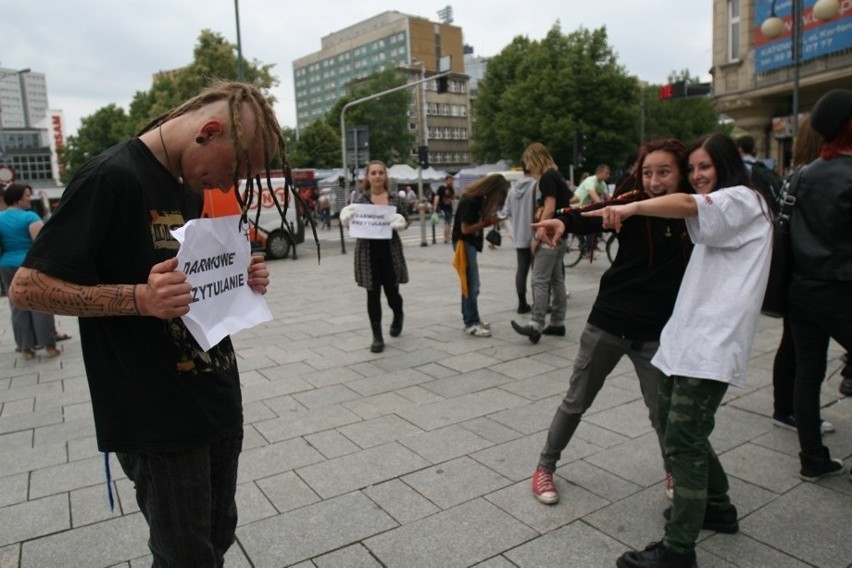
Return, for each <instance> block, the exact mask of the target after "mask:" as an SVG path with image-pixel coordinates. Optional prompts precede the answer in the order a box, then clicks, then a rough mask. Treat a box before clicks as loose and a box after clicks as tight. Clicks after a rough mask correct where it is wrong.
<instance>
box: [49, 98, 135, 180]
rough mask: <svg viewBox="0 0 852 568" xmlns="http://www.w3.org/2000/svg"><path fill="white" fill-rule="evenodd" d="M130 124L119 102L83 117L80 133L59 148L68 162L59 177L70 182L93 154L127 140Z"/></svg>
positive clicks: (60, 158) (64, 160) (64, 162)
mask: <svg viewBox="0 0 852 568" xmlns="http://www.w3.org/2000/svg"><path fill="white" fill-rule="evenodd" d="M128 126H129V123H128V120H127V114H126V113H125V112H124V109H123V108H121V107H120V106H118V105H116V104H109V105H107V106H105V107H102V108H100V109H98V110H97V111H95V113H94V114H91V115H89V116H87V117H85V118H83V119H82V120H81V122H80V129H79V130H78V131H77V135H76V136H69V137H68V139H67V140H66V141H65V146H64V147H63V148H60V149H59V160H60V161H61V162H62V163H63V164H64V165H65V172H64V173H63V175H62V179H61V180H60V181H62V182H63V183H67V182H68V181H69V180H70V179H71V176H72V175H74V172H76V171H77V169H79V167H80V166H82V165H83V164H84V163H86V161H88V160H89V159H90V158H93V157H94V156H97V155H98V154H100V153H101V152H103V151H104V150H106V149H107V148H109V147H110V146H114V145H116V144H118V143H119V142H121V141H123V140H126V139H127V138H128V136H130V132H129V130H128Z"/></svg>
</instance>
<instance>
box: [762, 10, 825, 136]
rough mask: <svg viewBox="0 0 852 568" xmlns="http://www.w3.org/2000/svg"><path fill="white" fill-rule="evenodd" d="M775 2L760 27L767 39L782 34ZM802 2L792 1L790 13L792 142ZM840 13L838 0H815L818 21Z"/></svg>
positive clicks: (796, 125) (796, 130)
mask: <svg viewBox="0 0 852 568" xmlns="http://www.w3.org/2000/svg"><path fill="white" fill-rule="evenodd" d="M775 1H776V0H772V7H771V8H770V16H769V17H768V18H766V20H764V22H763V23H762V24H761V25H760V32H761V33H762V34H763V36H764V37H766V38H767V39H775V38H778V37H780V36H781V34H783V33H784V27H785V26H784V21H783V20H782V19H781V18H779V17H778V16H777V15H776V14H775ZM802 2H803V0H792V6H791V8H790V12H791V15H792V18H793V27H792V30H791V31H792V34H791V36H790V54H791V56H792V60H793V125H792V126H793V142H794V143H795V140H796V136H798V134H799V67H800V66H801V62H802V11H803V9H804V6H803V4H802ZM839 11H840V2H839V1H838V0H817V2H816V3H815V4H814V7H813V15H814V17H816V18H817V19H818V20H823V21H825V20H830V19H832V18H834V17H835V16H836V15H837V13H838V12H839Z"/></svg>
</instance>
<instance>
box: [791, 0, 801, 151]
mask: <svg viewBox="0 0 852 568" xmlns="http://www.w3.org/2000/svg"><path fill="white" fill-rule="evenodd" d="M792 10H793V30H792V35H791V36H790V55H791V58H792V59H793V147H795V145H796V137H797V136H798V135H799V67H801V60H802V0H793V6H792Z"/></svg>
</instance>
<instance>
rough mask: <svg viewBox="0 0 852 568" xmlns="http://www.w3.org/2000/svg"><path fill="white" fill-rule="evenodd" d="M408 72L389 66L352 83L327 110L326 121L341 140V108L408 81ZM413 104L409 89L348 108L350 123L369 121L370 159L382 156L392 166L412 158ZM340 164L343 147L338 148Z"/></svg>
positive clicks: (347, 115)
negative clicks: (410, 127) (410, 124)
mask: <svg viewBox="0 0 852 568" xmlns="http://www.w3.org/2000/svg"><path fill="white" fill-rule="evenodd" d="M406 82H407V76H406V75H405V74H403V73H401V72H400V71H397V70H395V69H386V70H384V71H380V72H378V73H374V74H372V75H370V76H369V77H368V78H367V79H366V80H364V81H362V82H359V83H355V84H353V85H351V87H350V92H349V94H348V95H346V96H344V97H342V98H340V99H339V100H338V101H337V103H336V104H335V105H334V107H332V109H331V110H329V111H328V114H326V118H325V121H326V124H327V125H328V126H329V127H331V128H332V129H334V130H335V131H336V132H338V135H337V144H338V148H339V147H340V145H341V141H340V134H339V132H340V111H341V110H342V109H343V107H344V106H345V105H346V104H348V103H350V102H352V101H355V100H358V99H361V98H363V97H367V96H370V95H372V94H374V93H381V92H382V91H386V90H388V89H392V88H394V87H398V86H400V85H404V84H405V83H406ZM410 105H411V93H410V92H409V91H408V90H407V89H402V90H399V91H397V92H395V93H390V94H387V95H383V96H381V97H379V98H377V99H374V100H371V101H367V102H364V103H361V104H358V105H355V106H353V107H350V108H349V109H348V110H347V111H346V117H345V118H346V125H347V127H350V126H354V125H356V124H359V125H360V124H364V125H367V127H369V129H370V159H371V160H382V161H383V162H385V163H386V164H387V165H388V166H390V165H393V164H398V163H403V162H407V161H408V160H410V158H411V148H412V147H413V145H414V136H413V135H412V134H411V132H410V131H409V130H408V108H409V106H410ZM337 156H338V162H337V163H338V164H339V163H340V161H341V160H340V159H341V156H340V151H339V149H338V152H337Z"/></svg>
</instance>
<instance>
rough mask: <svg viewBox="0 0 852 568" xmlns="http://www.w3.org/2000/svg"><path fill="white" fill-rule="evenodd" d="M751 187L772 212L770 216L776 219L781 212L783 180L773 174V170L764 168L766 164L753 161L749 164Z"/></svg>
mask: <svg viewBox="0 0 852 568" xmlns="http://www.w3.org/2000/svg"><path fill="white" fill-rule="evenodd" d="M750 177H751V185H752V186H753V187H754V189H756V190H757V191H759V192H760V193H761V194H762V195H763V198H764V199H766V203H768V204H769V208H770V209H771V210H772V215H773V216H775V217H777V216H778V212H779V211H780V210H781V196H782V195H783V193H784V179H783V178H782V177H781V176H779V175H778V174H777V173H775V170H772V169H769V168H767V167H766V164H764V163H763V162H760V161H755V162H754V163H753V164H751V175H750Z"/></svg>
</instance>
